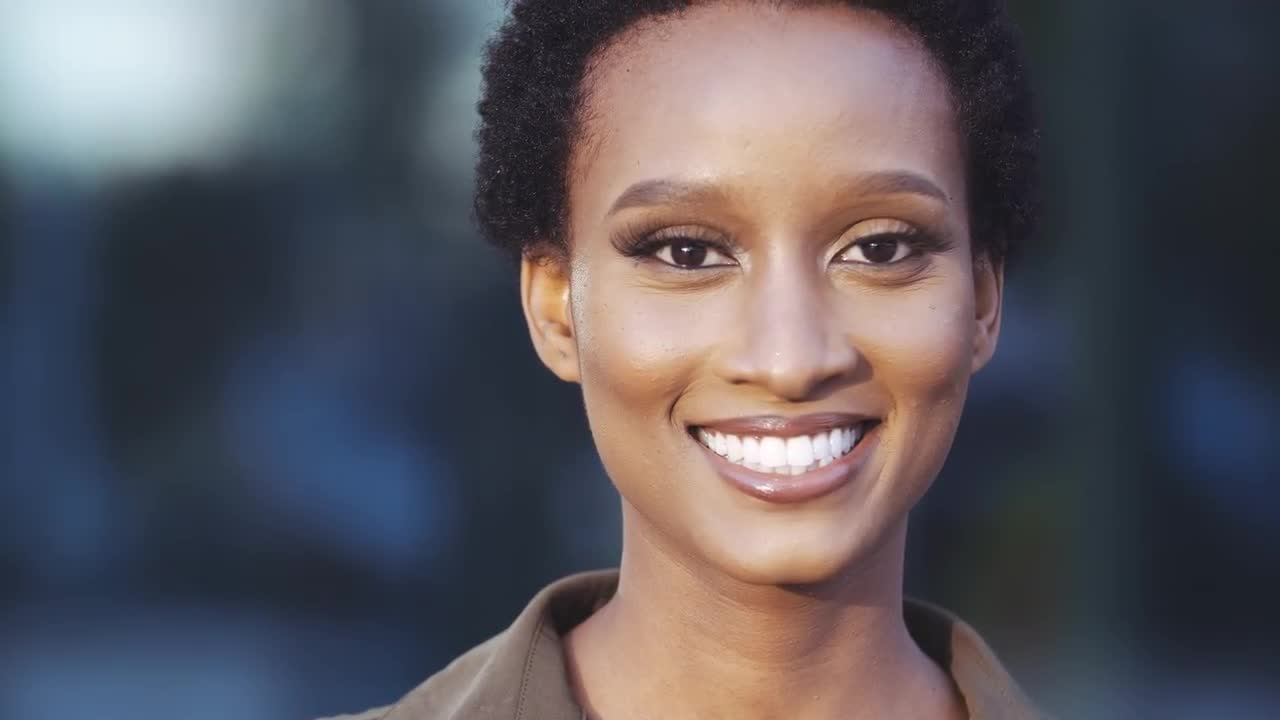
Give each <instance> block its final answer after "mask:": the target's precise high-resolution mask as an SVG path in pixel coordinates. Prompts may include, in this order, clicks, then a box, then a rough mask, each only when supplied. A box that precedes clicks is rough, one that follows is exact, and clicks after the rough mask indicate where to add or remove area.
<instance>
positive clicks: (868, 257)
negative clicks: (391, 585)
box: [522, 4, 1000, 584]
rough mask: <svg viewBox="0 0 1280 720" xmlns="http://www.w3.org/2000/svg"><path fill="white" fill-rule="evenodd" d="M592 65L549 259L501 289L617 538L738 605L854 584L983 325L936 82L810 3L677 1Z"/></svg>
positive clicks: (946, 108) (982, 355)
mask: <svg viewBox="0 0 1280 720" xmlns="http://www.w3.org/2000/svg"><path fill="white" fill-rule="evenodd" d="M598 60H599V62H598V63H597V64H596V65H595V69H594V71H593V73H592V74H591V76H590V77H589V78H588V80H587V82H588V83H589V84H590V89H591V92H590V93H589V100H588V102H589V105H588V107H587V108H586V112H585V114H584V116H585V117H587V118H589V120H588V122H587V125H586V127H585V134H586V138H585V140H583V141H582V142H581V144H580V146H579V147H578V148H577V152H576V153H575V159H574V162H573V164H572V168H571V171H570V183H569V202H570V216H569V221H568V227H569V231H570V235H571V241H570V249H569V256H568V259H567V260H566V261H564V262H542V263H539V262H533V261H530V260H526V261H525V263H524V267H523V280H522V283H523V299H524V302H525V309H526V315H527V317H528V319H529V323H530V328H531V332H532V334H533V338H534V343H535V347H536V349H537V350H538V352H539V354H540V356H541V357H542V359H543V360H544V362H546V363H547V365H548V366H549V367H550V368H551V369H552V370H553V371H554V372H556V373H557V374H558V375H559V376H560V377H562V378H564V379H566V380H570V381H575V382H580V383H581V385H582V391H583V397H584V400H585V404H586V409H587V415H588V418H589V420H590V424H591V428H592V433H593V435H594V437H595V441H596V444H597V447H598V449H599V451H600V455H601V457H602V459H603V462H604V465H605V468H606V470H607V471H608V473H609V476H610V477H611V478H612V479H613V481H614V483H615V484H616V485H617V487H618V489H619V491H620V493H621V495H622V497H623V500H624V520H625V523H626V527H627V538H628V540H627V542H629V543H631V542H632V538H638V537H642V538H644V539H645V543H644V545H645V547H652V548H660V552H663V553H666V554H669V555H673V556H674V557H672V558H671V559H672V560H674V561H676V562H680V563H682V564H686V565H691V566H698V567H705V568H711V569H714V570H717V571H720V572H723V573H725V574H727V575H728V576H730V577H732V578H735V579H737V580H741V581H745V582H750V583H761V584H788V583H815V582H824V581H828V580H831V579H832V578H836V577H839V576H840V575H841V574H842V573H846V572H848V571H850V570H851V569H852V568H855V567H857V566H859V565H860V564H863V563H866V562H870V560H871V557H872V556H873V555H874V554H875V553H876V552H877V551H879V550H880V549H881V548H883V547H884V546H885V541H886V540H887V539H888V538H890V537H893V536H894V534H895V533H896V532H897V531H899V530H901V529H902V528H903V526H904V523H905V521H906V516H907V513H908V511H909V510H910V509H911V507H912V506H913V505H914V504H915V502H916V501H917V500H918V499H919V498H920V496H921V495H922V494H923V493H924V492H925V490H926V489H927V488H928V486H929V485H930V483H931V482H932V481H933V478H934V477H935V476H936V474H937V473H938V470H939V469H940V468H941V466H942V463H943V460H944V459H945V457H946V455H947V451H948V449H949V448H950V445H951V441H952V438H953V436H954V433H955V429H956V425H957V422H958V421H959V417H960V412H961V407H962V405H963V402H964V397H965V391H966V388H967V385H968V380H969V377H970V375H971V374H972V373H973V372H974V371H975V370H976V369H977V368H978V367H980V366H981V365H982V364H983V363H985V362H986V360H987V359H988V357H989V356H990V353H991V352H992V350H993V349H994V345H995V338H996V335H997V331H998V326H999V305H1000V278H999V273H998V270H995V269H993V268H991V266H990V265H989V264H988V263H985V262H975V261H974V257H973V254H972V252H971V244H970V238H969V234H968V227H967V217H966V197H965V185H964V178H965V167H964V160H963V154H962V149H961V144H960V136H959V134H958V131H957V128H956V127H955V117H954V113H953V110H952V106H951V104H950V100H949V97H948V92H947V86H946V83H945V80H944V78H943V77H942V75H941V74H940V73H939V72H938V71H937V70H936V69H935V68H934V67H933V66H932V65H931V62H930V58H929V55H928V53H927V51H926V50H925V49H924V48H923V46H922V45H921V44H920V43H918V42H917V41H916V40H915V38H914V37H913V36H911V35H910V34H908V33H907V32H905V31H903V30H901V29H899V28H898V27H897V26H895V25H893V24H892V23H891V22H889V21H888V20H886V19H884V18H882V17H881V16H878V15H875V14H872V13H869V12H858V11H853V10H849V9H845V8H835V7H815V8H807V9H774V8H766V7H764V6H757V5H755V4H724V5H721V4H712V5H707V6H702V7H699V8H697V9H695V10H691V11H688V12H685V13H683V14H681V15H677V16H671V17H667V18H664V19H661V20H659V21H657V22H653V23H648V24H645V25H641V26H638V27H635V28H632V29H631V30H630V31H629V32H628V33H626V34H625V35H624V36H623V37H622V38H621V39H620V40H619V41H617V42H615V43H614V44H613V45H612V46H611V47H609V48H608V49H607V50H606V51H605V52H604V53H602V54H601V56H600V57H599V58H598Z"/></svg>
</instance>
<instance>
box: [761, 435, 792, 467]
mask: <svg viewBox="0 0 1280 720" xmlns="http://www.w3.org/2000/svg"><path fill="white" fill-rule="evenodd" d="M760 464H761V465H764V466H765V467H767V468H776V467H782V466H783V465H786V464H787V445H786V443H784V442H782V438H779V437H768V436H766V437H762V438H760Z"/></svg>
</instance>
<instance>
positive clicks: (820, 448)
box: [810, 433, 831, 463]
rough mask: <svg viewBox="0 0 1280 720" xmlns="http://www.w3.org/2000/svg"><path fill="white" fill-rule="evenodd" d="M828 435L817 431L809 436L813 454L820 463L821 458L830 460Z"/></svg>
mask: <svg viewBox="0 0 1280 720" xmlns="http://www.w3.org/2000/svg"><path fill="white" fill-rule="evenodd" d="M830 439H831V438H830V436H829V435H827V434H826V433H818V434H817V435H814V436H813V437H812V438H810V441H811V442H812V443H813V456H814V457H815V458H816V459H817V460H818V462H819V463H821V462H822V461H823V460H826V461H828V462H830V461H831V443H830V442H829V441H830Z"/></svg>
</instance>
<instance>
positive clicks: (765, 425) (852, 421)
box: [693, 412, 876, 437]
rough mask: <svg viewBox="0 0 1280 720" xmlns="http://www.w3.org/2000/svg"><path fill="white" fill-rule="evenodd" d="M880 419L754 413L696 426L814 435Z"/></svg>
mask: <svg viewBox="0 0 1280 720" xmlns="http://www.w3.org/2000/svg"><path fill="white" fill-rule="evenodd" d="M875 419H876V418H874V417H872V416H870V415H859V414H854V413H842V412H830V413H811V414H809V415H797V416H795V417H785V416H783V415H752V416H749V417H736V418H727V419H724V420H711V421H708V422H704V423H694V424H693V427H696V428H706V429H708V430H716V431H719V432H722V433H728V434H730V435H773V436H777V437H793V436H798V435H813V434H815V433H819V432H827V431H831V430H835V429H837V428H848V427H853V426H855V425H858V424H860V423H864V422H866V421H868V420H875Z"/></svg>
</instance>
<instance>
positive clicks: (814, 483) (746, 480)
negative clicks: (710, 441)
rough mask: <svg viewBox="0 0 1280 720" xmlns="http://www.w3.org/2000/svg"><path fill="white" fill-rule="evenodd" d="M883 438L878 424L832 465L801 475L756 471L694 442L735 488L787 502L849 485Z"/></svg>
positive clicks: (755, 496) (804, 499)
mask: <svg viewBox="0 0 1280 720" xmlns="http://www.w3.org/2000/svg"><path fill="white" fill-rule="evenodd" d="M879 439H880V425H879V424H877V425H876V426H875V427H873V428H872V429H871V430H869V431H868V432H867V434H866V435H864V436H863V438H862V440H861V441H859V442H858V444H857V445H855V446H854V448H853V450H851V451H849V452H848V453H846V454H845V455H841V456H840V457H839V458H837V459H836V460H835V461H834V462H832V463H831V464H830V465H827V466H824V467H820V468H816V469H814V470H810V471H809V472H806V473H802V474H800V475H774V474H772V473H763V472H759V471H756V470H752V469H750V468H746V467H743V466H741V465H738V464H736V463H732V462H729V460H728V459H726V458H724V457H722V456H720V455H718V454H716V452H715V451H713V450H712V449H711V448H708V447H707V446H705V445H703V444H702V443H699V442H697V441H696V440H695V441H694V442H695V443H697V445H698V447H700V448H702V450H703V452H705V453H706V455H707V458H708V459H709V460H710V461H711V466H712V467H713V468H715V470H716V472H717V473H719V475H720V477H722V478H724V480H725V481H726V482H728V483H729V484H730V485H732V486H733V487H734V488H736V489H738V490H741V491H742V492H744V493H746V494H748V495H750V496H752V497H754V498H757V499H759V500H764V501H765V502H770V503H777V504H779V505H785V504H790V503H800V502H805V501H806V500H813V499H815V498H819V497H822V496H823V495H827V494H828V493H832V492H835V491H836V490H838V489H839V488H841V487H844V486H845V485H847V484H849V482H850V481H851V480H853V476H854V475H857V474H858V470H860V469H861V468H862V466H863V465H864V464H865V463H866V460H867V457H868V456H870V455H871V451H872V450H874V449H875V445H876V443H877V441H878V440H879Z"/></svg>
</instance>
